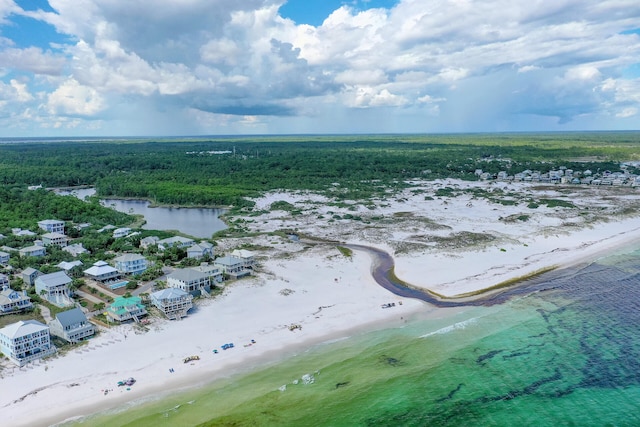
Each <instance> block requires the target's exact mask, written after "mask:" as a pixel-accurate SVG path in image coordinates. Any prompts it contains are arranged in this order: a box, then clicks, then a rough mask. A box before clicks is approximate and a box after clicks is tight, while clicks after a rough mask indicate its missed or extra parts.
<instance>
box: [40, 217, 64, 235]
mask: <svg viewBox="0 0 640 427" xmlns="http://www.w3.org/2000/svg"><path fill="white" fill-rule="evenodd" d="M38 227H40V229H41V230H44V231H46V232H48V233H60V234H64V221H60V220H57V219H45V220H43V221H38Z"/></svg>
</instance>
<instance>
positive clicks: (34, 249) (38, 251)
mask: <svg viewBox="0 0 640 427" xmlns="http://www.w3.org/2000/svg"><path fill="white" fill-rule="evenodd" d="M18 252H20V256H25V257H28V256H33V257H41V256H45V255H46V254H47V250H46V249H45V247H44V246H38V245H35V246H27V247H26V248H22V249H20V250H18Z"/></svg>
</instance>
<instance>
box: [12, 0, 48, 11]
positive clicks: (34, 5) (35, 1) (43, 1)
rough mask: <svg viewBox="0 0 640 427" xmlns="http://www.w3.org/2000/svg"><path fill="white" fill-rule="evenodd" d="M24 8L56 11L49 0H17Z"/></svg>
mask: <svg viewBox="0 0 640 427" xmlns="http://www.w3.org/2000/svg"><path fill="white" fill-rule="evenodd" d="M15 2H16V4H17V5H18V6H20V7H21V8H22V10H27V11H29V10H44V11H45V12H55V10H54V9H53V8H52V7H51V5H50V4H49V2H48V1H47V0H15Z"/></svg>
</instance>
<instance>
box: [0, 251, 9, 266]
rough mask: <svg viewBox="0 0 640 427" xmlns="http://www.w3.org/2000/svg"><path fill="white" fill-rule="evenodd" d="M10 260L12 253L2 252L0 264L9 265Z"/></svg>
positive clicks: (0, 252) (0, 253)
mask: <svg viewBox="0 0 640 427" xmlns="http://www.w3.org/2000/svg"><path fill="white" fill-rule="evenodd" d="M9 259H11V254H10V253H8V252H3V251H0V264H2V265H7V264H9Z"/></svg>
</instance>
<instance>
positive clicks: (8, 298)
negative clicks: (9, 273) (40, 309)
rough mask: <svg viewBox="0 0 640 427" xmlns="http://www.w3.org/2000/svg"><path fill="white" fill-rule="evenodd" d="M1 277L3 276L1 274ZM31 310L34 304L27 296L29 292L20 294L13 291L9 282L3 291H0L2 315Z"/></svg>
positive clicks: (3, 287)
mask: <svg viewBox="0 0 640 427" xmlns="http://www.w3.org/2000/svg"><path fill="white" fill-rule="evenodd" d="M0 276H2V275H1V274H0ZM31 308H33V303H32V302H31V298H29V296H28V295H27V291H22V292H18V291H16V290H13V289H11V288H10V287H9V283H8V282H7V283H3V284H2V291H0V313H3V314H6V313H15V312H18V311H23V310H29V309H31Z"/></svg>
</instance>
